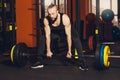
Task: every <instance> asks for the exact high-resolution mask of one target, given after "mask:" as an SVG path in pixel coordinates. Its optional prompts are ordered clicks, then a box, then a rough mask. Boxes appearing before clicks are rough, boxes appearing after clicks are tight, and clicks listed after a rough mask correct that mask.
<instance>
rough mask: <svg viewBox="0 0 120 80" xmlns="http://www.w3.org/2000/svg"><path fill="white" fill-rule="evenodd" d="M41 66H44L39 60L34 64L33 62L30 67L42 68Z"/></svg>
mask: <svg viewBox="0 0 120 80" xmlns="http://www.w3.org/2000/svg"><path fill="white" fill-rule="evenodd" d="M43 67H44V65H43V64H41V63H40V62H36V63H35V64H33V65H32V66H31V68H33V69H37V68H43Z"/></svg>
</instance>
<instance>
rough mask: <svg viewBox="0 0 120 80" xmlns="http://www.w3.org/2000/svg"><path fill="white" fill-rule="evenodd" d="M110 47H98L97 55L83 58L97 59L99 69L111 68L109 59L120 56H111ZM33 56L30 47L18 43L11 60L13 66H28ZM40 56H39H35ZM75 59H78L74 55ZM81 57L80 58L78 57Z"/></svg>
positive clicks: (11, 54)
mask: <svg viewBox="0 0 120 80" xmlns="http://www.w3.org/2000/svg"><path fill="white" fill-rule="evenodd" d="M111 53H114V52H110V47H109V46H108V45H105V44H101V45H97V47H96V52H95V55H83V56H82V57H90V58H95V60H96V61H95V62H96V64H97V67H99V68H100V69H106V68H109V67H110V61H109V58H120V56H113V55H110V54H111ZM31 55H32V54H29V52H28V47H27V45H26V44H25V43H18V44H16V45H14V46H13V47H12V49H11V52H10V60H11V62H12V63H13V64H15V65H17V66H25V65H26V64H27V60H28V58H29V56H31ZM33 55H36V56H38V55H39V54H33ZM73 57H76V55H74V56H73ZM78 57H79V56H78Z"/></svg>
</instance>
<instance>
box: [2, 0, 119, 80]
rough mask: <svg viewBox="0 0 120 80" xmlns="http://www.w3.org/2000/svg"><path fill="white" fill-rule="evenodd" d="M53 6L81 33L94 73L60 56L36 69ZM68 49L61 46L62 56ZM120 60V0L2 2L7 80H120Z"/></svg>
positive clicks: (5, 75) (84, 49)
mask: <svg viewBox="0 0 120 80" xmlns="http://www.w3.org/2000/svg"><path fill="white" fill-rule="evenodd" d="M51 3H54V4H56V5H57V6H58V10H59V12H61V13H65V14H67V15H68V16H69V18H70V21H71V25H73V26H74V27H75V28H76V29H77V30H76V31H77V32H78V33H79V38H80V40H81V43H82V48H83V53H84V56H83V57H84V58H85V59H86V63H87V65H88V69H89V70H88V71H81V70H80V69H79V68H78V67H77V66H75V65H72V64H67V63H65V61H60V60H58V59H57V57H58V56H57V57H55V58H52V59H46V60H45V66H44V67H43V68H39V69H31V68H30V66H31V65H32V64H33V63H34V62H35V61H36V56H37V52H36V51H37V47H38V43H39V41H40V40H39V39H40V38H41V35H44V29H43V27H44V24H43V19H44V17H45V16H47V15H48V14H47V7H48V6H49V5H50V4H51ZM64 45H65V44H64V43H63V44H59V43H58V47H60V50H61V53H62V52H64V49H66V48H65V47H64ZM61 46H62V47H61ZM73 51H74V52H73V53H74V54H75V53H77V52H75V50H73ZM74 58H75V59H77V58H76V56H75V57H74ZM119 61H120V0H0V79H1V80H13V79H14V80H120V62H119Z"/></svg>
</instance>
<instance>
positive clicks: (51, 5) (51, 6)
mask: <svg viewBox="0 0 120 80" xmlns="http://www.w3.org/2000/svg"><path fill="white" fill-rule="evenodd" d="M54 6H56V8H57V5H56V4H53V3H51V4H50V5H49V6H48V9H49V8H53V7H54Z"/></svg>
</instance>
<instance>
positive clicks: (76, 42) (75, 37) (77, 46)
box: [72, 27, 88, 70]
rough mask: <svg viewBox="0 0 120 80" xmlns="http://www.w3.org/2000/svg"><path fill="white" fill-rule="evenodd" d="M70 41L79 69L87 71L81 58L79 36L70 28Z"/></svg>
mask: <svg viewBox="0 0 120 80" xmlns="http://www.w3.org/2000/svg"><path fill="white" fill-rule="evenodd" d="M72 41H73V45H74V47H75V49H76V50H77V53H78V59H76V61H78V62H80V66H79V68H80V69H81V70H88V69H87V65H86V61H85V59H84V58H83V52H82V44H81V40H80V38H79V34H78V33H77V30H75V28H74V27H72Z"/></svg>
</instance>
